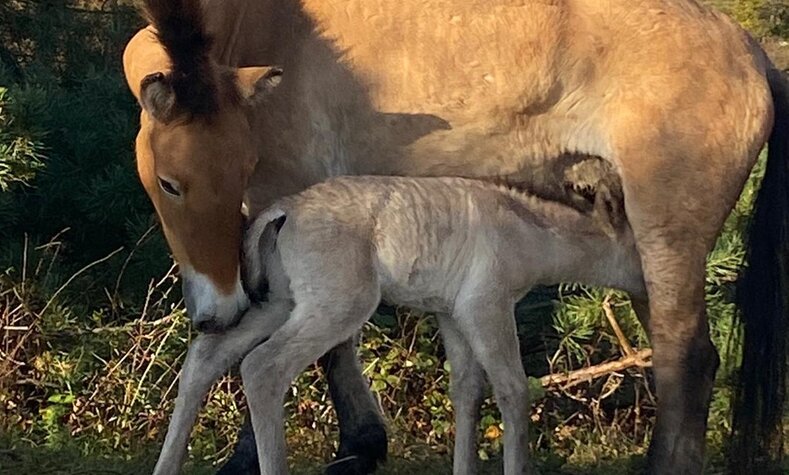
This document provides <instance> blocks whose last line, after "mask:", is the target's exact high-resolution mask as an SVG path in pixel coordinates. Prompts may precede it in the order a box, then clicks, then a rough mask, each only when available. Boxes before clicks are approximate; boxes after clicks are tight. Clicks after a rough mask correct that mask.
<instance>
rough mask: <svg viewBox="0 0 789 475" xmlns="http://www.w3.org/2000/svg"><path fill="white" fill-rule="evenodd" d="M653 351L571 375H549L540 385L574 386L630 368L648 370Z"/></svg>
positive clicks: (639, 353) (637, 352) (641, 352)
mask: <svg viewBox="0 0 789 475" xmlns="http://www.w3.org/2000/svg"><path fill="white" fill-rule="evenodd" d="M651 358H652V349H651V348H647V349H644V350H639V351H636V352H634V353H633V354H632V355H630V356H625V357H624V358H622V359H619V360H617V361H610V362H608V363H602V364H599V365H595V366H590V367H588V368H583V369H579V370H575V371H570V372H569V373H560V374H548V375H546V376H543V377H542V378H540V384H542V386H543V387H549V386H558V385H560V384H563V385H565V386H573V385H575V384H578V383H582V382H584V381H591V380H593V379H596V378H599V377H601V376H605V375H607V374H610V373H614V372H616V371H622V370H625V369H628V368H634V367H636V368H648V367H651V366H652V361H651Z"/></svg>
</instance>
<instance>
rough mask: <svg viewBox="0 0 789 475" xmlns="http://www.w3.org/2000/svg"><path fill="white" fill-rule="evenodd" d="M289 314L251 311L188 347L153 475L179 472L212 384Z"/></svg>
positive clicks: (273, 307) (267, 308) (282, 306)
mask: <svg viewBox="0 0 789 475" xmlns="http://www.w3.org/2000/svg"><path fill="white" fill-rule="evenodd" d="M289 311H290V306H289V304H288V303H286V302H269V303H266V304H263V306H262V307H258V308H252V309H250V310H249V311H248V312H247V314H246V315H245V316H244V317H243V318H242V319H241V321H240V322H239V324H238V326H236V327H234V328H231V329H229V330H228V331H227V332H225V333H221V334H202V335H199V336H198V337H197V338H196V339H195V340H194V341H193V342H192V344H191V345H190V346H189V350H188V352H187V354H186V361H185V362H184V365H183V368H182V369H181V374H180V377H179V378H180V380H179V382H178V397H177V398H176V400H175V409H174V410H173V415H172V417H171V418H170V425H169V426H168V428H167V435H166V437H165V440H164V446H163V447H162V451H161V453H160V454H159V459H158V460H157V462H156V468H154V472H153V473H154V475H175V474H177V473H179V472H180V469H181V465H182V464H183V459H184V457H185V456H186V448H187V445H188V442H189V436H190V434H191V432H192V426H193V425H194V422H195V419H196V418H197V413H198V411H199V410H200V406H202V402H203V397H205V395H206V393H207V392H208V390H209V389H210V388H211V384H213V383H214V381H216V380H217V379H218V378H219V377H220V376H221V375H222V374H223V373H224V372H225V371H226V370H227V369H228V368H229V367H230V366H231V365H233V364H235V363H237V362H238V361H239V360H240V359H241V358H242V357H243V356H244V355H245V354H246V353H247V352H248V351H249V350H251V349H252V348H254V347H255V345H257V344H258V343H260V342H261V341H263V340H264V339H265V338H267V337H268V336H269V335H271V334H272V333H273V332H274V331H275V330H276V329H277V328H278V327H279V326H280V325H281V324H282V323H283V322H284V321H285V318H286V317H287V315H288V313H289Z"/></svg>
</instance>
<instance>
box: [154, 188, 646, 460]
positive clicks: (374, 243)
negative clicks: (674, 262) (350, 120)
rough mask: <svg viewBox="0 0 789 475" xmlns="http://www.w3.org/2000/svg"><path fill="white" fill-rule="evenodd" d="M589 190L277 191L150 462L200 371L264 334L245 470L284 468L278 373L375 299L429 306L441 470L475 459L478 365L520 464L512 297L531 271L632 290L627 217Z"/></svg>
mask: <svg viewBox="0 0 789 475" xmlns="http://www.w3.org/2000/svg"><path fill="white" fill-rule="evenodd" d="M602 195H603V193H601V192H600V190H598V193H597V196H596V201H595V206H594V210H593V211H592V212H591V213H590V214H582V213H580V212H578V211H576V210H574V209H572V208H569V207H567V206H564V205H560V204H557V203H554V202H549V201H543V200H540V199H538V198H535V197H533V196H530V195H526V194H522V193H519V192H516V191H512V190H509V189H506V188H503V187H500V186H497V185H495V184H491V183H485V182H481V181H475V180H467V179H461V178H398V177H341V178H335V179H331V180H329V181H327V182H324V183H322V184H318V185H315V186H313V187H312V188H309V189H307V190H306V191H304V192H302V193H300V194H297V195H293V196H290V197H286V198H284V199H281V200H279V201H278V202H276V203H275V204H274V205H273V206H272V207H270V208H269V209H268V210H266V211H264V212H263V213H262V214H261V215H259V216H258V217H257V218H256V219H255V221H254V222H253V224H252V226H251V228H250V231H249V233H248V236H247V239H246V245H245V252H246V261H247V262H246V264H247V268H246V274H247V275H246V277H247V282H248V284H249V286H250V287H251V288H256V289H262V288H266V287H267V290H268V296H267V297H268V300H267V302H264V303H263V304H262V306H261V307H259V308H258V309H253V310H251V311H250V313H249V314H248V315H246V316H245V317H244V318H243V319H242V321H241V323H240V325H239V326H238V327H236V328H233V329H231V330H229V331H228V332H227V333H225V334H220V335H201V336H200V337H198V339H197V340H196V341H195V342H194V343H193V345H192V347H191V348H190V350H189V355H188V357H187V361H186V363H185V365H184V369H183V375H182V379H181V383H180V386H179V395H178V398H179V400H178V401H177V403H176V411H175V413H174V415H173V419H172V422H171V425H170V428H169V430H168V434H167V441H166V443H165V448H164V450H163V452H162V455H161V457H160V460H159V464H157V471H156V472H155V473H158V474H164V473H175V471H176V470H177V468H178V466H180V458H181V457H182V456H183V454H184V453H185V447H186V437H188V434H189V429H190V428H191V424H192V423H193V421H194V417H195V415H196V413H197V410H198V408H199V405H200V401H201V399H202V397H203V396H204V394H205V392H206V391H207V390H208V387H209V386H210V384H211V382H212V381H213V380H214V379H216V378H217V377H219V375H221V373H222V372H223V371H224V370H225V369H226V368H227V367H228V366H229V365H230V364H232V363H233V361H235V360H237V359H240V358H241V357H242V356H243V355H244V354H245V353H246V352H247V351H249V350H250V349H251V348H252V347H254V346H256V345H257V344H258V343H259V342H260V341H262V340H263V339H264V338H265V337H267V336H268V335H269V334H270V335H271V336H270V339H269V340H268V341H266V342H264V343H262V344H260V346H258V347H257V348H256V349H254V350H253V351H251V352H250V353H249V354H248V355H247V356H246V358H245V359H244V361H243V363H242V365H241V374H242V377H243V380H244V387H245V392H246V393H247V395H248V400H249V405H250V410H251V415H252V423H253V427H254V431H255V436H256V439H257V445H258V453H259V454H263V456H262V457H260V464H261V474H262V475H279V474H283V473H287V461H286V448H285V437H284V432H283V417H284V414H283V407H282V406H283V405H282V399H283V397H284V394H285V393H286V390H287V388H288V386H289V385H290V384H291V382H292V380H293V379H294V378H295V377H296V376H297V375H298V374H299V373H300V372H301V371H302V370H303V369H304V368H305V367H306V366H307V365H309V364H310V363H312V362H313V361H315V360H316V359H317V358H319V357H320V356H321V355H323V354H324V353H325V352H326V351H327V350H328V349H330V348H332V347H334V346H335V345H337V344H339V343H340V342H343V341H345V340H348V339H350V338H351V337H352V336H353V335H354V334H355V333H356V332H358V331H359V329H360V328H361V327H362V326H363V324H364V322H366V321H367V320H368V318H369V317H370V316H371V314H372V313H373V312H374V310H375V309H376V307H377V305H378V304H379V302H380V300H382V299H383V300H385V301H387V302H389V303H393V304H398V305H404V306H408V307H411V308H416V309H420V310H424V311H428V312H434V313H436V315H437V317H438V322H439V328H440V332H441V335H442V337H443V340H444V346H445V348H446V353H447V358H448V359H449V362H450V365H451V367H452V381H451V398H452V403H453V406H454V409H455V418H456V420H455V423H456V440H455V454H454V462H453V463H454V469H453V472H454V473H455V474H466V473H474V472H475V471H476V470H475V466H476V460H477V455H476V454H477V450H476V440H477V434H476V427H477V424H478V418H479V406H480V403H481V400H482V397H483V387H484V382H485V375H487V377H488V379H489V381H490V382H491V384H492V386H493V390H494V394H495V397H496V400H497V402H498V404H499V408H500V410H501V413H502V418H503V421H504V424H505V432H504V473H505V474H507V475H514V474H522V473H528V472H529V471H530V464H529V459H528V442H527V421H528V413H529V405H528V398H527V394H526V390H527V379H526V374H525V373H524V370H523V366H522V364H521V360H520V351H519V346H518V339H517V335H516V329H515V320H514V315H513V312H514V305H515V303H516V302H517V301H518V300H519V299H520V298H522V297H523V296H524V295H525V294H526V293H527V292H528V291H529V289H531V288H532V287H533V286H534V285H536V284H554V283H558V282H564V281H579V282H584V283H589V284H594V285H603V286H611V287H618V288H621V289H624V290H627V291H629V292H631V293H634V294H636V295H638V296H643V295H644V294H645V289H644V285H643V279H642V272H641V267H640V260H639V256H638V253H637V252H636V249H635V246H634V244H633V237H632V234H631V232H630V230H629V227H628V226H627V225H619V226H616V227H615V226H612V225H611V222H612V220H611V219H610V215H609V209H608V207H607V202H606V200H604V199H602V198H601V196H602ZM614 222H616V221H614ZM288 313H290V316H289V317H288ZM282 322H284V323H282ZM280 324H281V326H280ZM272 332H273V334H272ZM173 454H175V456H174V455H173Z"/></svg>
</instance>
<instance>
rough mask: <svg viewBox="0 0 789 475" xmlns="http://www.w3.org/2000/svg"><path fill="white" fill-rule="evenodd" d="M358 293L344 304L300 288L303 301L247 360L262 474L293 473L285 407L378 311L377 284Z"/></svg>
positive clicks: (245, 368)
mask: <svg viewBox="0 0 789 475" xmlns="http://www.w3.org/2000/svg"><path fill="white" fill-rule="evenodd" d="M372 280H373V279H372V278H370V281H372ZM348 292H349V293H350V292H351V291H348ZM353 292H354V293H355V294H356V296H355V297H354V298H352V300H351V301H347V302H339V303H338V302H337V295H331V293H327V294H326V295H324V294H323V293H322V292H311V293H310V294H309V295H308V296H304V295H302V296H300V295H298V293H296V296H295V297H296V298H295V300H296V301H297V302H298V303H297V305H296V308H295V309H294V310H293V313H292V314H291V316H290V318H289V319H288V321H287V322H286V323H285V324H284V325H282V327H281V328H280V329H279V330H277V331H276V332H275V333H274V334H273V335H272V336H271V338H270V339H269V340H268V341H267V342H265V343H263V344H262V345H260V346H258V347H257V348H256V349H255V350H253V351H252V352H250V354H249V355H248V356H247V357H246V358H245V359H244V361H243V363H242V364H241V376H242V378H243V381H244V392H245V393H246V395H247V399H248V401H249V408H250V414H251V416H252V426H253V428H254V429H255V437H256V439H257V448H258V453H259V454H262V456H261V457H260V473H261V475H282V474H286V473H287V472H288V465H287V457H286V447H285V432H284V424H283V422H284V418H283V416H284V414H283V407H282V406H283V398H284V395H285V392H286V391H287V388H288V387H289V385H290V384H291V382H292V381H293V379H294V378H295V377H296V376H297V375H298V374H299V373H300V372H301V371H302V370H303V369H304V368H305V367H306V366H308V365H309V364H310V363H312V362H313V361H315V360H316V359H318V358H319V357H320V356H321V355H323V354H324V353H326V352H327V351H328V350H329V349H331V348H332V347H334V346H335V345H337V344H339V343H341V342H343V341H345V340H347V339H349V338H351V337H352V336H353V335H354V333H355V332H357V331H359V329H360V328H361V327H362V325H363V324H364V322H365V321H367V319H369V318H370V315H372V313H373V311H374V310H375V307H376V305H377V304H378V300H379V294H378V291H377V288H376V290H371V289H369V288H368V289H364V286H357V287H356V288H355V289H354V291H353Z"/></svg>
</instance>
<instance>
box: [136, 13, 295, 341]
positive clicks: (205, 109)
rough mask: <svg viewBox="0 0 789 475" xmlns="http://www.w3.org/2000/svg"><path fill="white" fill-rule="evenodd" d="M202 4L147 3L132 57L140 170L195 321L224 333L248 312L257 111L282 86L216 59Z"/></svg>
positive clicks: (270, 75)
mask: <svg viewBox="0 0 789 475" xmlns="http://www.w3.org/2000/svg"><path fill="white" fill-rule="evenodd" d="M199 4H200V2H199V0H146V2H145V13H146V14H147V17H148V19H149V21H150V22H151V25H152V26H153V28H154V29H153V30H152V29H147V30H142V31H141V32H140V33H138V35H137V36H136V37H135V38H134V39H133V40H132V41H131V42H130V43H129V46H128V47H127V50H126V53H125V55H124V66H125V69H126V76H127V80H128V81H129V85H130V87H131V89H132V91H133V92H134V94H135V96H137V99H138V101H139V103H140V104H141V106H142V109H143V111H142V114H141V121H140V122H141V123H140V131H139V134H138V135H137V144H136V153H137V169H138V172H139V175H140V179H141V180H142V183H143V186H144V187H145V190H146V192H147V193H148V196H149V197H150V198H151V201H153V204H154V206H155V208H156V211H157V213H158V215H159V218H160V220H161V223H162V227H163V229H164V233H165V236H166V238H167V242H168V243H169V245H170V249H171V250H172V253H173V255H174V257H175V259H176V261H177V262H178V264H179V267H180V270H181V277H182V281H183V293H184V299H185V301H186V307H187V311H188V313H189V316H190V318H191V320H192V322H193V324H195V326H196V327H197V328H198V329H199V330H203V331H212V330H221V329H223V328H225V327H227V326H228V325H231V324H233V323H234V322H235V320H236V319H237V318H238V317H239V316H240V315H241V314H242V313H243V312H244V311H245V310H246V308H247V307H248V305H249V300H248V298H247V296H246V294H245V293H244V290H243V288H242V286H241V280H240V272H239V260H240V248H241V235H242V227H243V220H244V217H243V216H242V213H241V204H242V200H243V194H244V189H245V188H246V185H247V181H248V179H249V176H250V175H251V173H252V170H253V168H254V166H255V164H256V161H257V152H256V149H255V145H254V143H255V140H254V137H253V136H252V132H251V129H250V119H249V117H250V112H251V109H252V108H253V107H254V106H255V105H256V104H259V103H260V102H261V99H264V98H265V96H266V95H267V94H269V93H270V92H271V90H272V89H273V88H274V87H275V86H276V85H277V84H278V83H279V80H280V77H281V74H282V72H281V71H280V70H279V69H277V68H271V67H250V68H227V67H221V66H219V65H218V64H217V63H216V62H215V61H214V60H213V59H212V58H211V56H210V47H211V44H210V43H211V41H210V38H209V37H208V35H207V34H206V32H205V29H204V25H203V19H202V14H201V12H200V9H199Z"/></svg>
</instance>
